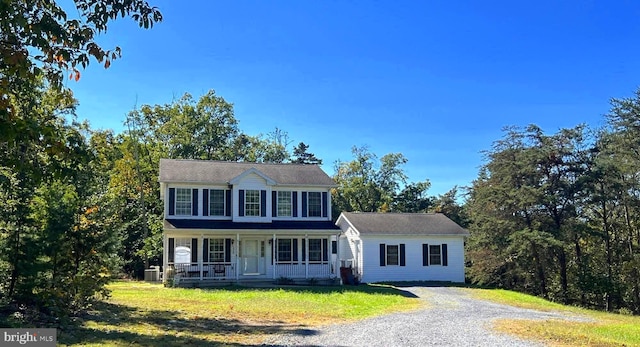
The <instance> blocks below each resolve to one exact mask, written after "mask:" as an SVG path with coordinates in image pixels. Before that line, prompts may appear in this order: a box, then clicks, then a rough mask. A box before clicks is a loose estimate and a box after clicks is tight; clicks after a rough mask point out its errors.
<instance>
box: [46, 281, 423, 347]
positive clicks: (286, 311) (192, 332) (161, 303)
mask: <svg viewBox="0 0 640 347" xmlns="http://www.w3.org/2000/svg"><path fill="white" fill-rule="evenodd" d="M109 288H110V289H111V290H112V296H111V298H110V299H109V300H106V301H104V302H102V303H101V304H100V305H98V306H97V307H95V309H94V310H93V311H91V312H89V313H88V314H87V315H86V316H84V317H81V319H80V320H79V321H78V322H77V324H75V325H73V326H69V327H66V328H64V329H61V330H59V331H58V342H59V344H60V345H67V346H79V345H82V346H105V345H106V346H124V345H127V346H130V345H139V346H203V345H227V346H249V345H259V344H261V343H262V342H263V341H264V340H265V339H266V338H267V337H268V336H269V335H272V334H277V333H281V332H292V333H300V334H313V333H314V330H313V326H316V325H320V324H329V323H336V322H343V321H350V320H356V319H362V318H366V317H371V316H376V315H380V314H385V313H389V312H395V311H402V310H411V309H415V308H418V307H419V306H420V302H419V301H418V300H416V299H413V298H411V297H410V294H408V293H407V292H404V291H402V290H399V289H395V288H392V287H387V286H366V285H365V286H357V287H296V288H284V289H248V288H241V287H226V288H219V289H184V288H165V287H163V286H162V285H159V284H149V283H143V282H115V283H113V284H110V285H109Z"/></svg>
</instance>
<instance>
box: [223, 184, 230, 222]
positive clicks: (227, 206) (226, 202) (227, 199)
mask: <svg viewBox="0 0 640 347" xmlns="http://www.w3.org/2000/svg"><path fill="white" fill-rule="evenodd" d="M225 195H226V197H225V199H224V215H225V216H227V217H231V189H227V190H225Z"/></svg>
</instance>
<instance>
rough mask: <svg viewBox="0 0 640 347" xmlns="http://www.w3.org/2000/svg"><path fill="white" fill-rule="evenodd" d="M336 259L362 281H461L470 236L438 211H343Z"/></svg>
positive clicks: (339, 220) (462, 279)
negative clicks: (465, 244) (466, 240)
mask: <svg viewBox="0 0 640 347" xmlns="http://www.w3.org/2000/svg"><path fill="white" fill-rule="evenodd" d="M336 224H337V225H338V226H339V227H340V229H341V230H342V232H341V234H340V237H339V256H340V262H341V265H342V266H343V267H351V272H352V274H353V276H354V277H355V279H356V280H359V281H360V282H392V281H449V282H464V280H465V276H464V239H465V237H467V236H468V235H469V233H468V232H467V231H466V230H465V229H463V228H462V227H460V226H459V225H458V224H456V223H455V222H453V221H452V220H451V219H449V218H447V217H446V216H445V215H443V214H440V213H359V212H343V213H342V214H341V215H340V217H339V218H338V221H337V222H336Z"/></svg>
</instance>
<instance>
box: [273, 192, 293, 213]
mask: <svg viewBox="0 0 640 347" xmlns="http://www.w3.org/2000/svg"><path fill="white" fill-rule="evenodd" d="M281 193H282V198H287V197H288V202H284V201H283V202H282V203H281ZM284 200H286V199H284ZM292 204H293V192H292V191H289V190H279V191H277V192H276V206H274V208H275V209H276V216H277V217H292V216H293V207H292ZM281 208H288V210H289V214H281V213H280V209H281Z"/></svg>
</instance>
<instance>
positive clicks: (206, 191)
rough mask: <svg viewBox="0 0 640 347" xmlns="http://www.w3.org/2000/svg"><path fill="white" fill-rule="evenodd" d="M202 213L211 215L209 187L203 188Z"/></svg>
mask: <svg viewBox="0 0 640 347" xmlns="http://www.w3.org/2000/svg"><path fill="white" fill-rule="evenodd" d="M202 215H203V216H208V215H209V189H203V190H202Z"/></svg>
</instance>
